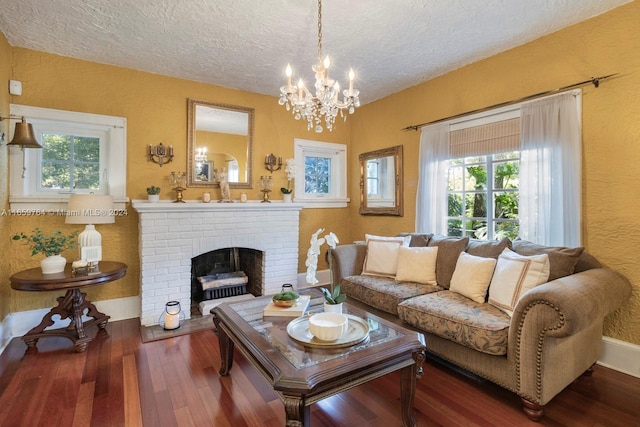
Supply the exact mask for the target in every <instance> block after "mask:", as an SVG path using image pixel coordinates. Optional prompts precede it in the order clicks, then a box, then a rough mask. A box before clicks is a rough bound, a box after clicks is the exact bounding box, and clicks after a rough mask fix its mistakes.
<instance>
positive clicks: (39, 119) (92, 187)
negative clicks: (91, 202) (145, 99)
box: [10, 105, 127, 209]
mask: <svg viewBox="0 0 640 427" xmlns="http://www.w3.org/2000/svg"><path fill="white" fill-rule="evenodd" d="M11 113H12V114H13V115H15V116H20V117H25V119H26V121H27V122H28V123H30V124H31V125H32V126H33V130H34V133H35V136H36V139H37V140H38V142H39V143H40V144H41V145H42V149H35V148H29V149H20V148H18V147H12V149H11V151H10V162H11V174H10V189H11V190H10V202H11V207H12V208H13V209H15V208H19V209H33V208H59V207H61V204H62V205H64V204H66V202H67V200H68V198H69V195H70V194H82V193H95V194H109V195H111V196H113V197H114V202H116V204H120V203H124V202H126V201H127V198H126V194H125V183H126V119H125V118H123V117H113V116H103V115H98V114H88V113H78V112H73V111H63V110H53V109H48V108H39V107H30V106H24V105H11Z"/></svg>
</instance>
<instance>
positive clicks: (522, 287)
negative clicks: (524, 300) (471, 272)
mask: <svg viewBox="0 0 640 427" xmlns="http://www.w3.org/2000/svg"><path fill="white" fill-rule="evenodd" d="M548 279H549V256H548V255H547V254H540V255H530V256H524V255H519V254H517V253H515V252H513V251H511V250H509V249H505V250H504V252H503V253H502V254H501V255H500V256H499V257H498V264H497V265H496V269H495V271H494V273H493V278H492V279H491V285H490V286H489V304H491V305H494V306H496V307H498V308H499V309H501V310H502V311H504V312H505V313H507V314H508V315H509V316H512V315H513V309H514V308H515V306H516V304H517V303H518V300H519V299H520V297H521V296H522V295H523V294H524V293H525V292H527V291H528V290H529V289H531V288H533V287H535V286H538V285H540V284H542V283H545V282H546V281H547V280H548Z"/></svg>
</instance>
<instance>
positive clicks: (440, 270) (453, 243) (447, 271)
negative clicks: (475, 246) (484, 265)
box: [429, 235, 469, 289]
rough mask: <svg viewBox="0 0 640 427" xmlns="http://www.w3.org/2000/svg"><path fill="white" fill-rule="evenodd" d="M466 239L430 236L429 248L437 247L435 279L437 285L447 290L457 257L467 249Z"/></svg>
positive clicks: (467, 239) (467, 240) (467, 241)
mask: <svg viewBox="0 0 640 427" xmlns="http://www.w3.org/2000/svg"><path fill="white" fill-rule="evenodd" d="M468 243H469V238H468V237H447V236H441V235H435V236H432V237H431V239H429V246H430V247H433V246H437V247H438V259H437V261H436V278H437V279H438V285H440V286H442V287H443V288H445V289H449V284H450V283H451V276H453V270H455V269H456V262H457V261H458V256H460V253H461V252H463V251H464V250H465V249H466V248H467V244H468Z"/></svg>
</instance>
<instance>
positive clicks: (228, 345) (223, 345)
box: [213, 314, 234, 376]
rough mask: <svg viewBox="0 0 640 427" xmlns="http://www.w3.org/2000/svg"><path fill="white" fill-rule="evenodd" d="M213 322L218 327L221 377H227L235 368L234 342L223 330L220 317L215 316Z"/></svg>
mask: <svg viewBox="0 0 640 427" xmlns="http://www.w3.org/2000/svg"><path fill="white" fill-rule="evenodd" d="M213 322H214V323H215V325H216V332H217V333H218V345H219V346H220V359H221V362H222V363H221V365H220V375H222V376H227V375H229V371H231V368H232V367H233V349H234V344H233V341H231V340H230V339H229V336H228V335H227V333H226V332H225V331H224V330H223V328H222V327H221V324H220V320H219V319H218V317H217V316H216V315H215V314H213Z"/></svg>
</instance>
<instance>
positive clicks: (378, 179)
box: [359, 145, 404, 216]
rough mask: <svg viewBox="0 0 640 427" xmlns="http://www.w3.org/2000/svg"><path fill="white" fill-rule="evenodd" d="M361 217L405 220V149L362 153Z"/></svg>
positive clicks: (400, 146)
mask: <svg viewBox="0 0 640 427" xmlns="http://www.w3.org/2000/svg"><path fill="white" fill-rule="evenodd" d="M359 158H360V214H361V215H395V216H403V215H404V212H403V206H402V205H403V203H402V201H403V192H402V180H403V178H402V145H397V146H395V147H390V148H384V149H382V150H376V151H370V152H368V153H362V154H360V156H359Z"/></svg>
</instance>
